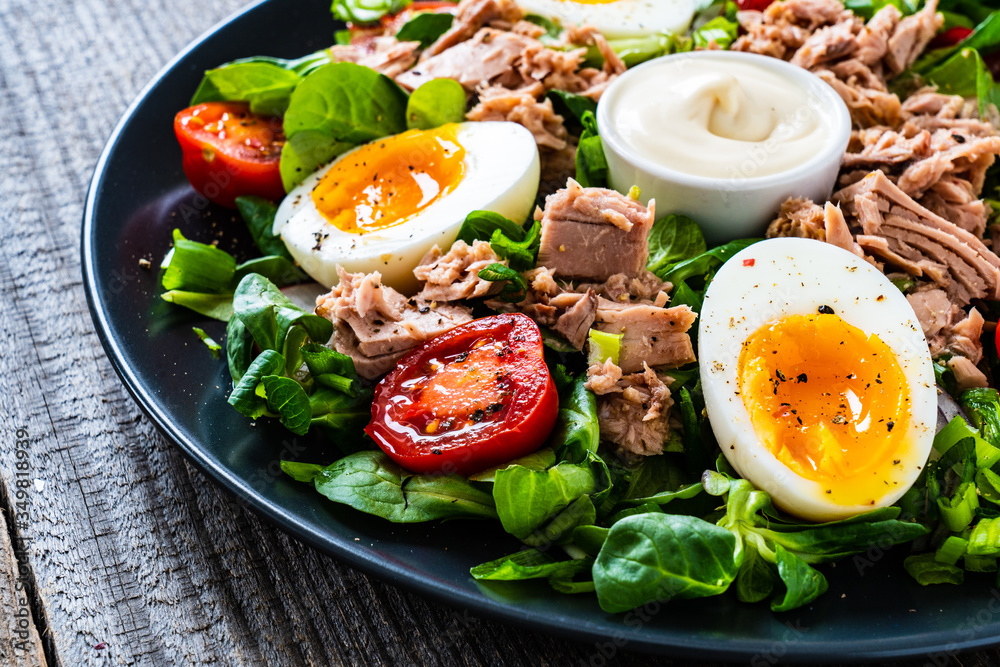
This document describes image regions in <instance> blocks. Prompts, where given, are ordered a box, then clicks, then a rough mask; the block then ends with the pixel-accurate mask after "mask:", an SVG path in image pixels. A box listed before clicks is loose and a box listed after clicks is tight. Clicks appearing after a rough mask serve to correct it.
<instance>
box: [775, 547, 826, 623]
mask: <svg viewBox="0 0 1000 667" xmlns="http://www.w3.org/2000/svg"><path fill="white" fill-rule="evenodd" d="M775 557H776V559H777V561H778V576H779V577H781V582H782V583H783V584H785V595H784V597H783V598H782V599H781V600H780V601H779V600H778V598H775V599H773V600H771V611H791V610H792V609H796V608H798V607H801V606H803V605H806V604H809V603H810V602H812V601H813V600H815V599H816V598H818V597H819V596H820V595H822V594H823V593H825V592H826V589H827V583H826V577H824V576H823V575H822V574H821V573H820V572H818V571H817V570H815V569H813V568H812V567H810V566H809V564H808V563H806V562H805V561H804V560H802V559H801V558H799V557H798V556H796V555H795V554H793V553H791V552H789V551H786V550H785V549H783V548H782V547H781V545H778V546H777V547H776V549H775Z"/></svg>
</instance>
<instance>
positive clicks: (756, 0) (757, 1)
mask: <svg viewBox="0 0 1000 667" xmlns="http://www.w3.org/2000/svg"><path fill="white" fill-rule="evenodd" d="M772 2H774V0H736V6H737V7H739V8H740V9H755V10H757V11H758V12H762V11H764V10H765V9H767V7H768V5H770V4H771V3H772Z"/></svg>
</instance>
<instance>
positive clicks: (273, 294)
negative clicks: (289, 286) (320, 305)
mask: <svg viewBox="0 0 1000 667" xmlns="http://www.w3.org/2000/svg"><path fill="white" fill-rule="evenodd" d="M233 311H234V312H233V315H234V317H237V318H239V319H240V320H241V321H242V322H243V325H244V326H245V327H246V329H247V331H248V332H250V335H251V336H253V339H254V341H256V343H257V345H259V346H260V348H261V349H262V350H277V349H280V348H281V347H282V346H283V343H284V340H285V336H286V335H287V333H288V330H289V329H290V328H291V327H292V326H295V325H299V326H301V327H302V328H304V329H305V330H306V333H308V334H309V338H311V339H312V340H313V341H317V342H324V343H325V342H326V341H328V340H329V339H330V337H331V336H332V335H333V323H331V322H330V320H328V319H326V318H324V317H320V316H318V315H313V314H312V313H308V312H306V311H304V310H302V309H301V308H299V307H298V306H296V305H295V304H294V303H292V302H291V300H289V299H288V297H286V296H285V295H284V294H282V293H281V291H280V290H279V289H278V288H277V287H275V286H274V283H272V282H271V281H269V280H267V279H266V278H264V277H263V276H259V275H257V274H255V273H252V274H250V275H248V276H246V277H245V278H244V279H243V280H241V281H240V284H239V285H238V286H237V287H236V293H235V294H234V295H233Z"/></svg>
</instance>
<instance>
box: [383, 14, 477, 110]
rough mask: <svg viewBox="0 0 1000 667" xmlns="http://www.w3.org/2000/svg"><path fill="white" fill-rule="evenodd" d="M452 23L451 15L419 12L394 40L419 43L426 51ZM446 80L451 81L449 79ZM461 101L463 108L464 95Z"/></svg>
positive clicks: (453, 18) (452, 16)
mask: <svg viewBox="0 0 1000 667" xmlns="http://www.w3.org/2000/svg"><path fill="white" fill-rule="evenodd" d="M454 22H455V17H454V15H452V14H446V13H434V12H421V13H419V14H417V15H416V16H414V17H413V18H412V19H410V20H409V21H407V22H406V23H405V24H404V25H403V27H402V28H400V29H399V32H397V33H396V39H397V40H399V41H400V42H420V48H422V49H426V48H427V47H428V46H430V45H431V44H433V43H434V42H436V41H437V39H438V37H440V36H441V35H443V34H445V33H446V32H448V30H449V29H450V28H451V24H452V23H454ZM447 80H448V81H451V79H447ZM456 85H457V84H456ZM421 88H423V86H421ZM462 99H463V106H464V99H465V95H464V94H463V95H462Z"/></svg>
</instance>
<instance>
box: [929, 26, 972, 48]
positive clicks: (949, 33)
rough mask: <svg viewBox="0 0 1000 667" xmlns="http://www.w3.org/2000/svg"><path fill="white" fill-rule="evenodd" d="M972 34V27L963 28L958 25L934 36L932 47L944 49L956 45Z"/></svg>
mask: <svg viewBox="0 0 1000 667" xmlns="http://www.w3.org/2000/svg"><path fill="white" fill-rule="evenodd" d="M971 34H972V29H971V28H963V27H962V26H960V25H956V26H954V27H951V28H948V29H947V30H945V31H944V32H942V33H941V34H940V35H937V36H936V37H934V39H933V40H931V43H930V48H932V49H943V48H945V47H948V46H955V45H956V44H958V43H959V42H961V41H962V40H963V39H965V38H966V37H968V36H969V35H971Z"/></svg>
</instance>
